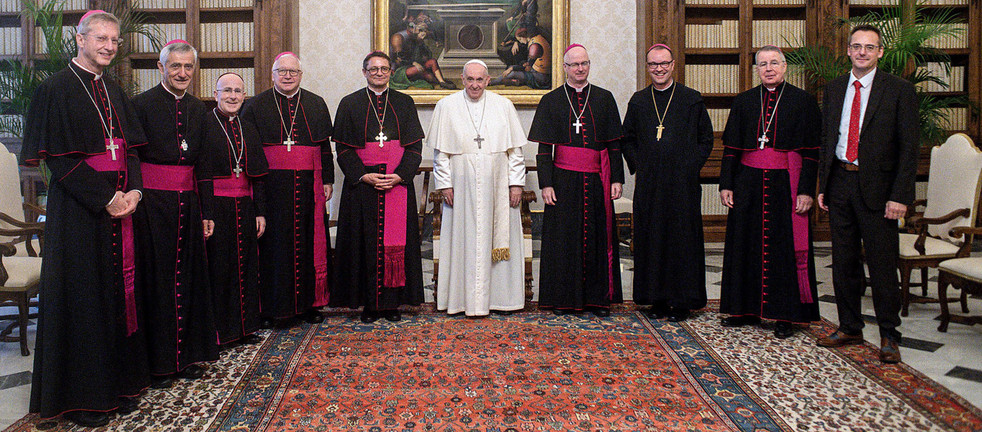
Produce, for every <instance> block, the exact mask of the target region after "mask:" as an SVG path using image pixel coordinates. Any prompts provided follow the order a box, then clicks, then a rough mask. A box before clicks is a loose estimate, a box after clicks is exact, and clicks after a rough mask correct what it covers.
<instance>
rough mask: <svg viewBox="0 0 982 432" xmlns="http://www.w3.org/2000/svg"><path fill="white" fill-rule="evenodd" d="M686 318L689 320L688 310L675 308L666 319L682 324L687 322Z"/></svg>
mask: <svg viewBox="0 0 982 432" xmlns="http://www.w3.org/2000/svg"><path fill="white" fill-rule="evenodd" d="M686 318H689V310H688V309H683V308H674V307H673V308H672V310H670V311H668V317H666V318H665V319H666V320H668V321H669V322H682V321H685V320H686Z"/></svg>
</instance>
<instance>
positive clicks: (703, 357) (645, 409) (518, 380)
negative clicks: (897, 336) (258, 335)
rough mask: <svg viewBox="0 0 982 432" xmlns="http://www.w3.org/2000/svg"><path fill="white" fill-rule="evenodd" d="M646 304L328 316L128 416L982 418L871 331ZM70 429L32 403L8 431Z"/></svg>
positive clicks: (311, 419) (607, 426) (913, 424)
mask: <svg viewBox="0 0 982 432" xmlns="http://www.w3.org/2000/svg"><path fill="white" fill-rule="evenodd" d="M718 320H719V315H718V314H716V313H714V312H711V311H703V312H700V313H698V314H697V315H696V316H695V317H694V318H693V319H691V320H689V321H686V322H684V323H682V324H673V323H667V322H660V321H649V320H648V319H647V318H645V317H644V316H643V315H641V314H639V313H628V312H625V313H615V314H613V315H612V316H611V317H609V318H604V319H600V318H596V317H593V316H592V315H583V316H579V317H578V316H563V317H556V316H553V315H552V314H547V313H520V314H516V315H512V316H508V317H499V316H493V317H491V318H485V319H467V318H463V317H459V318H458V317H447V316H445V315H442V314H432V313H424V314H419V315H414V316H411V315H408V314H406V315H404V317H403V321H401V322H398V323H389V322H386V321H384V320H383V321H379V322H378V323H376V324H374V325H364V324H362V323H361V322H360V321H358V320H357V319H352V318H350V317H348V316H333V317H330V318H328V319H327V320H325V322H324V323H323V324H322V325H320V326H309V325H306V324H304V325H303V326H300V327H297V328H294V329H289V330H286V329H284V330H276V331H273V332H271V333H269V334H268V335H267V338H266V341H265V343H264V344H262V345H261V346H240V347H236V348H234V349H231V350H228V351H225V352H224V353H223V355H222V358H221V360H220V361H219V362H217V363H216V364H214V365H212V366H211V367H210V369H209V373H208V375H207V376H206V378H204V379H202V380H198V381H194V382H187V381H181V382H179V383H178V384H177V385H175V386H174V387H173V388H171V389H168V390H150V391H149V392H148V394H147V395H146V397H145V398H144V400H143V402H142V405H141V411H140V412H139V413H134V414H131V415H129V416H126V417H116V418H114V419H113V421H112V423H110V426H109V427H108V428H105V430H118V431H338V430H356V431H429V430H432V431H472V430H473V431H568V430H574V431H575V430H584V431H587V430H589V431H598V430H599V431H647V430H651V431H783V430H799V431H827V430H877V431H882V430H896V431H915V430H917V431H922V430H939V431H941V430H959V431H978V430H982V412H980V410H979V409H977V408H975V407H973V406H972V405H970V404H968V403H967V402H965V401H964V400H962V399H961V398H959V397H957V396H955V395H954V394H952V393H951V392H949V391H947V390H945V389H944V388H942V387H941V386H939V385H938V384H937V383H935V382H933V381H931V380H929V379H927V378H926V377H924V376H923V375H921V374H919V373H918V372H916V371H914V370H913V369H911V368H909V367H907V366H906V365H903V364H900V365H883V364H881V363H880V362H879V361H877V360H876V347H873V346H871V345H869V344H865V345H859V346H852V347H848V348H844V349H836V350H830V349H825V348H819V347H816V346H815V339H816V337H818V336H819V335H823V334H826V333H828V332H829V331H831V329H832V328H833V327H832V325H831V324H829V323H827V322H823V323H821V324H817V325H813V326H812V327H811V329H809V330H807V331H804V332H799V333H798V334H796V335H795V337H793V338H791V339H788V340H783V341H781V340H778V339H775V338H774V337H773V336H772V334H771V332H770V331H767V330H762V329H760V328H743V329H736V330H734V329H723V328H721V327H720V326H719V325H718ZM36 426H40V427H47V428H48V430H51V431H62V430H75V429H79V430H80V428H75V429H72V428H71V427H70V425H68V424H67V423H65V422H57V423H55V422H47V423H42V424H40V425H38V419H37V418H36V417H35V416H33V415H31V416H27V417H25V418H24V419H22V420H21V421H19V422H17V423H15V424H14V425H13V426H11V427H10V428H9V429H8V431H17V432H21V431H30V430H35V429H34V428H35V427H36Z"/></svg>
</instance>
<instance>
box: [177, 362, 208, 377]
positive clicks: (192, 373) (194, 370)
mask: <svg viewBox="0 0 982 432" xmlns="http://www.w3.org/2000/svg"><path fill="white" fill-rule="evenodd" d="M203 376H205V368H203V367H201V366H198V365H196V364H193V365H191V366H188V367H187V368H185V369H184V370H182V371H180V372H178V373H177V377H178V378H184V379H186V380H196V379H198V378H201V377H203Z"/></svg>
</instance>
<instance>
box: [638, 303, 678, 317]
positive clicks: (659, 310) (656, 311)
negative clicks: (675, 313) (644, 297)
mask: <svg viewBox="0 0 982 432" xmlns="http://www.w3.org/2000/svg"><path fill="white" fill-rule="evenodd" d="M669 310H671V308H669V307H668V305H667V304H665V303H662V302H658V303H655V304H653V305H651V309H648V310H647V311H646V312H645V313H644V314H645V315H647V316H648V318H651V319H662V318H665V315H668V311H669Z"/></svg>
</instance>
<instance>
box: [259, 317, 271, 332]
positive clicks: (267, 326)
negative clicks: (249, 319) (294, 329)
mask: <svg viewBox="0 0 982 432" xmlns="http://www.w3.org/2000/svg"><path fill="white" fill-rule="evenodd" d="M259 328H261V329H264V330H267V329H271V328H273V320H271V319H269V318H263V320H262V321H260V322H259Z"/></svg>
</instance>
